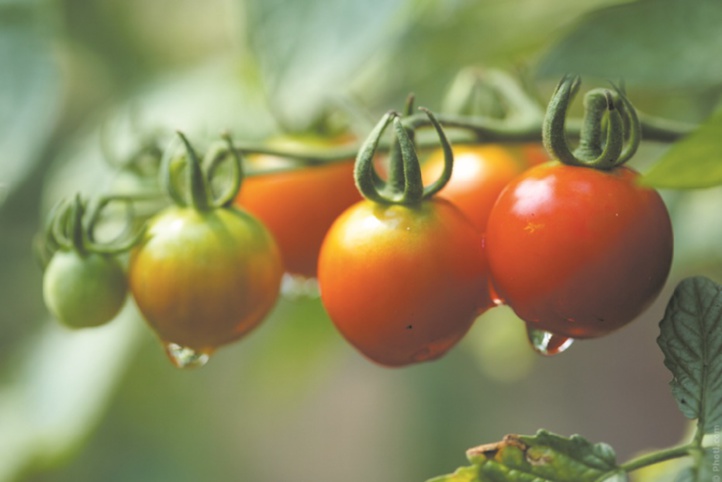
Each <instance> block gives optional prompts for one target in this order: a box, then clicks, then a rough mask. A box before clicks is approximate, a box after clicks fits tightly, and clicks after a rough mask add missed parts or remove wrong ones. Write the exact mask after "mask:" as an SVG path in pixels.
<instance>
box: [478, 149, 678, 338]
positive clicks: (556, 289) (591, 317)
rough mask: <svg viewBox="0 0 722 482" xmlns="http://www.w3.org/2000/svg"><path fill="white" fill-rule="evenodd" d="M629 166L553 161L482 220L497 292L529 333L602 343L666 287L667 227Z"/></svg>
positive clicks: (509, 191)
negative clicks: (606, 167) (599, 339)
mask: <svg viewBox="0 0 722 482" xmlns="http://www.w3.org/2000/svg"><path fill="white" fill-rule="evenodd" d="M637 177H638V174H637V173H636V172H635V171H633V170H631V169H629V168H627V167H616V168H614V169H612V170H610V171H601V170H597V169H593V168H589V167H575V166H567V165H564V164H560V163H558V162H550V163H546V164H542V165H539V166H537V167H534V168H532V169H529V170H528V171H526V172H524V173H523V174H522V175H521V176H519V177H517V178H516V179H514V180H513V181H512V182H511V183H510V184H509V185H508V186H507V187H506V188H505V189H504V191H503V192H502V193H501V195H500V196H499V198H498V200H497V202H496V204H495V205H494V208H493V209H492V212H491V215H490V217H489V222H488V225H487V231H486V253H487V257H488V259H489V264H490V268H491V275H492V283H493V284H494V287H495V288H496V291H497V293H498V294H499V296H500V297H501V298H502V299H503V301H504V302H505V303H507V304H508V305H509V306H510V307H511V308H512V309H513V310H514V312H515V313H516V314H517V315H518V316H519V317H520V318H522V319H523V320H524V321H526V322H527V323H528V324H529V326H530V327H532V328H536V329H540V330H545V331H548V332H551V333H554V334H557V335H561V336H565V337H569V338H593V337H597V336H602V335H604V334H606V333H609V332H611V331H613V330H616V329H618V328H620V327H622V326H623V325H625V324H627V323H629V322H630V321H632V320H633V319H634V318H636V317H637V316H638V315H639V314H641V313H642V312H643V311H644V310H645V309H646V308H647V307H648V306H649V305H650V303H652V301H654V299H655V298H656V297H657V295H658V294H659V292H660V290H661V289H662V287H663V286H664V283H665V281H666V279H667V275H668V273H669V269H670V265H671V262H672V249H673V235H672V225H671V221H670V218H669V214H668V212H667V208H666V207H665V205H664V202H663V200H662V198H661V197H660V196H659V194H658V193H657V192H656V191H655V190H653V189H647V188H644V187H641V186H639V185H638V184H637V183H636V179H637Z"/></svg>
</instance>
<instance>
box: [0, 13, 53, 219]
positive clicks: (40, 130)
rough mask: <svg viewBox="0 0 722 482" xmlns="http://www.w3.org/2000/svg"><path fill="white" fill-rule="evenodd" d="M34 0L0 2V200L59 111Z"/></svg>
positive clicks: (34, 156)
mask: <svg viewBox="0 0 722 482" xmlns="http://www.w3.org/2000/svg"><path fill="white" fill-rule="evenodd" d="M35 3H36V2H27V3H26V4H21V3H17V4H15V3H5V4H0V65H2V74H0V106H1V108H0V152H2V156H0V205H1V204H2V201H3V199H4V198H5V196H6V195H7V194H9V193H11V192H12V191H13V190H14V188H15V187H16V186H17V185H18V184H19V183H20V182H21V181H22V180H23V179H25V177H26V176H27V175H28V174H29V173H30V172H31V171H32V169H33V168H34V166H35V164H36V163H37V161H38V160H39V159H38V158H39V154H40V152H41V150H42V148H43V146H44V143H45V141H46V140H47V139H48V138H49V136H50V135H51V133H52V130H53V128H54V126H55V122H56V120H57V116H58V114H59V111H60V104H61V102H60V100H61V99H60V97H61V89H60V74H59V72H58V68H57V65H56V64H55V61H54V58H53V56H52V53H51V49H50V47H51V46H50V42H49V39H48V38H47V33H46V32H47V30H48V28H47V27H48V26H47V25H44V22H43V21H42V20H41V15H40V7H39V6H37V5H35Z"/></svg>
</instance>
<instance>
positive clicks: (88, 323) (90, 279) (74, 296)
mask: <svg viewBox="0 0 722 482" xmlns="http://www.w3.org/2000/svg"><path fill="white" fill-rule="evenodd" d="M127 293H128V286H127V281H126V278H125V273H124V272H123V268H122V266H121V265H120V263H119V262H118V261H117V260H116V259H115V258H113V257H111V256H107V255H103V254H96V253H83V254H81V253H78V252H77V251H75V250H60V251H56V252H55V254H54V255H53V257H52V258H51V260H50V263H49V264H48V266H47V267H46V269H45V273H44V275H43V297H44V300H45V305H46V306H47V307H48V309H49V310H50V312H51V313H52V314H53V316H55V317H56V318H57V319H58V320H59V321H60V322H61V323H63V324H64V325H66V326H68V327H71V328H84V327H93V326H99V325H102V324H105V323H107V322H109V321H110V320H112V319H113V318H115V317H116V315H117V314H118V312H119V311H120V309H121V308H122V307H123V304H124V303H125V299H126V295H127Z"/></svg>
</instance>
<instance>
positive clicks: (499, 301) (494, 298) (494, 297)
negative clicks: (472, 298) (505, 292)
mask: <svg viewBox="0 0 722 482" xmlns="http://www.w3.org/2000/svg"><path fill="white" fill-rule="evenodd" d="M489 297H490V298H491V302H492V303H494V305H495V306H501V305H503V304H504V299H503V298H502V297H501V295H499V293H498V292H497V291H496V288H494V285H493V284H492V283H491V281H490V282H489Z"/></svg>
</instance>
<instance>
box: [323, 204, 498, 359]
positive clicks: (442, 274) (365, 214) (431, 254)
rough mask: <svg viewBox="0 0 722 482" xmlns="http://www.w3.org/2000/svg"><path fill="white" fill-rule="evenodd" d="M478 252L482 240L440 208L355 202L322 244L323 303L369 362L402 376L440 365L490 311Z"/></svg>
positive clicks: (453, 211)
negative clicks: (407, 370) (430, 363)
mask: <svg viewBox="0 0 722 482" xmlns="http://www.w3.org/2000/svg"><path fill="white" fill-rule="evenodd" d="M481 245H482V238H481V234H480V233H478V232H477V231H476V230H475V229H474V228H473V226H472V225H471V224H470V223H469V221H468V220H467V219H466V218H465V217H464V216H463V215H462V214H461V212H460V211H459V210H458V209H457V208H456V207H455V206H453V205H452V204H450V203H449V202H448V201H445V200H443V199H436V200H431V201H424V202H422V203H421V204H420V205H416V206H403V205H382V204H376V203H373V202H370V201H362V202H360V203H358V204H355V205H354V206H352V207H351V208H349V209H348V210H347V211H346V212H345V213H344V214H343V215H342V216H341V217H339V219H338V220H337V221H336V222H335V223H334V224H333V226H332V227H331V230H330V231H329V233H328V235H327V236H326V239H325V241H324V244H323V247H322V249H321V255H320V258H319V267H318V281H319V285H320V289H321V299H322V301H323V304H324V306H325V308H326V310H327V311H328V314H329V316H330V317H331V320H332V321H333V323H334V324H335V325H336V327H337V328H338V329H339V331H340V332H341V334H342V335H343V336H344V337H345V338H346V339H347V340H348V341H349V342H350V343H351V344H352V345H353V346H354V347H356V348H357V349H358V350H359V351H360V352H361V353H362V354H364V355H365V356H366V357H368V358H369V359H371V360H373V361H375V362H377V363H379V364H381V365H386V366H402V365H407V364H411V363H417V362H422V361H427V360H432V359H435V358H438V357H440V356H442V355H443V354H444V353H446V352H447V351H448V350H449V349H450V348H451V347H453V346H454V345H455V344H456V343H457V342H458V341H459V340H460V339H461V338H462V337H463V336H464V334H465V333H466V332H467V330H468V329H469V327H470V326H471V324H472V323H473V321H474V319H475V318H476V317H477V316H478V314H480V313H481V312H483V311H485V310H486V309H488V308H489V307H490V306H491V305H492V303H491V300H490V297H489V293H488V267H487V263H486V260H485V258H484V256H483V252H482V249H481Z"/></svg>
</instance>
